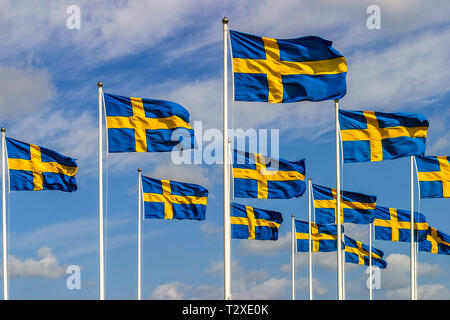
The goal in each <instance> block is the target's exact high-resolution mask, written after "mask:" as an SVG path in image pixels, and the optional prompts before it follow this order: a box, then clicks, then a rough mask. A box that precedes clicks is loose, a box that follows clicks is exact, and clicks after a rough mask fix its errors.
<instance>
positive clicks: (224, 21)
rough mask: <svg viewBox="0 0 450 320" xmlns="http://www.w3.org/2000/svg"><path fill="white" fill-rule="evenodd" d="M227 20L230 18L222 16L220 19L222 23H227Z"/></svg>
mask: <svg viewBox="0 0 450 320" xmlns="http://www.w3.org/2000/svg"><path fill="white" fill-rule="evenodd" d="M228 21H230V20H228V18H227V17H223V19H222V23H223V24H228Z"/></svg>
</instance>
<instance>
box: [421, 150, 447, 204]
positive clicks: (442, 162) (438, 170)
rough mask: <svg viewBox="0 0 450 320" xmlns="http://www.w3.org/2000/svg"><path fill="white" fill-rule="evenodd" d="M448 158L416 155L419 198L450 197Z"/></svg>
mask: <svg viewBox="0 0 450 320" xmlns="http://www.w3.org/2000/svg"><path fill="white" fill-rule="evenodd" d="M449 160H450V158H449V157H447V156H438V157H429V156H418V157H416V163H417V171H418V178H419V183H420V197H421V198H450V162H449Z"/></svg>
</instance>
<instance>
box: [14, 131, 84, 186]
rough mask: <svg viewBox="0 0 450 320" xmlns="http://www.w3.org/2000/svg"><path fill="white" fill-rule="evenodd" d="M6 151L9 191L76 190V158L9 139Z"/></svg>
mask: <svg viewBox="0 0 450 320" xmlns="http://www.w3.org/2000/svg"><path fill="white" fill-rule="evenodd" d="M6 149H7V152H8V165H9V176H10V188H11V190H32V191H39V190H60V191H65V192H73V191H76V190H77V182H76V180H75V175H76V173H77V163H76V162H75V159H72V158H69V157H65V156H63V155H61V154H59V153H57V152H55V151H52V150H50V149H46V148H43V147H39V146H37V145H34V144H29V143H25V142H22V141H18V140H14V139H11V138H6Z"/></svg>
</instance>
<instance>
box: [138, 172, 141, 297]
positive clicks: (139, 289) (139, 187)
mask: <svg viewBox="0 0 450 320" xmlns="http://www.w3.org/2000/svg"><path fill="white" fill-rule="evenodd" d="M138 179H139V182H138V279H137V280H138V285H137V290H138V291H137V299H138V300H142V231H141V230H142V229H141V228H142V227H141V224H142V170H141V168H139V169H138Z"/></svg>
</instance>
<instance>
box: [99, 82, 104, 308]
mask: <svg viewBox="0 0 450 320" xmlns="http://www.w3.org/2000/svg"><path fill="white" fill-rule="evenodd" d="M97 87H98V233H99V235H98V247H99V299H100V300H105V252H104V244H103V240H104V238H103V140H102V139H103V135H102V133H103V130H102V114H103V113H102V98H103V89H102V87H103V83H102V82H98V83H97Z"/></svg>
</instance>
